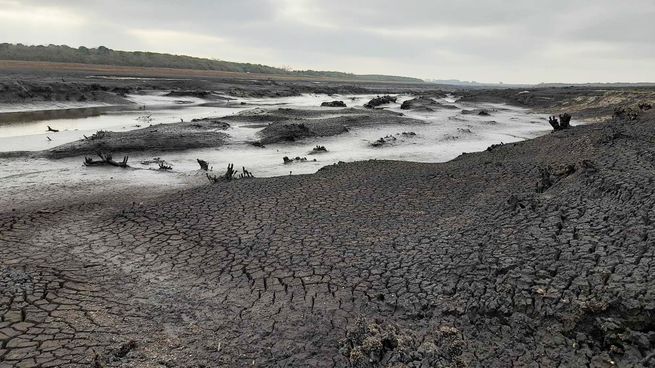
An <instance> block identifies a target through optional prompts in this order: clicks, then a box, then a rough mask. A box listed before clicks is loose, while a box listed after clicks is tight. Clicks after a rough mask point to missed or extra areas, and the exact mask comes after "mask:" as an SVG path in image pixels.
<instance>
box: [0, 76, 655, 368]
mask: <svg viewBox="0 0 655 368" xmlns="http://www.w3.org/2000/svg"><path fill="white" fill-rule="evenodd" d="M130 83H131V82H130ZM139 83H141V82H139ZM144 83H145V82H144ZM147 83H152V82H147ZM156 83H159V82H156ZM161 83H168V82H161ZM194 83H195V82H194ZM198 83H204V82H198ZM262 83H263V84H261V85H260V84H256V85H255V86H253V87H252V90H250V92H248V93H256V94H257V93H262V90H261V89H260V88H263V87H262V86H263V85H265V83H266V82H262ZM238 88H242V87H238ZM267 88H268V89H267V91H268V92H266V93H276V92H274V91H275V90H276V89H278V88H279V89H280V91H282V92H280V93H287V92H289V93H290V92H291V91H292V89H285V88H286V87H285V86H283V85H280V84H277V85H274V86H273V87H270V86H269V87H267ZM302 88H306V87H294V89H293V91H294V93H295V91H297V90H300V89H302ZM307 88H309V87H307ZM321 88H322V87H321ZM335 88H336V87H335ZM414 88H415V87H414ZM182 89H184V90H185V91H188V90H193V89H198V90H214V89H213V88H196V86H187V85H185V86H181V87H180V90H182ZM419 92H420V93H417V95H427V96H429V95H430V93H432V92H429V91H422V92H421V91H419ZM523 92H524V91H521V90H508V91H505V90H495V91H468V92H462V94H463V96H464V97H463V99H465V101H474V100H475V101H492V100H497V101H504V102H507V103H509V102H512V101H513V102H512V103H514V104H522V105H523V106H530V107H531V108H533V109H538V110H541V109H543V110H545V111H548V112H550V113H552V114H556V113H560V112H564V111H571V112H572V113H574V114H580V115H585V114H588V115H586V116H589V117H591V118H593V117H596V118H598V119H605V117H606V116H607V114H608V113H609V111H610V110H611V111H612V112H613V109H614V108H615V106H618V105H621V106H625V107H626V108H634V106H636V105H638V104H639V103H640V102H641V101H644V100H648V99H649V98H651V97H649V96H651V95H650V94H651V93H652V90H641V89H635V90H612V91H609V92H608V91H599V90H598V89H595V90H588V91H587V90H585V91H578V90H573V91H570V90H567V89H561V90H558V91H554V90H551V91H547V90H545V89H544V90H530V91H528V93H527V94H526V93H523ZM434 93H435V94H436V93H443V92H434ZM530 94H531V96H535V97H526V96H525V95H530ZM517 99H522V100H517ZM410 105H411V104H410ZM410 107H411V106H410ZM414 108H416V109H419V110H420V109H426V108H429V109H435V108H440V107H439V106H436V105H434V104H432V103H431V102H430V101H427V100H418V101H416V104H415V105H414ZM480 112H481V111H477V110H471V113H470V114H472V115H478V114H479V113H480ZM329 113H332V114H339V116H337V117H336V118H334V117H328V116H327V114H329ZM491 113H492V114H493V112H491ZM248 114H250V115H248ZM255 115H256V113H255V112H253V111H250V112H246V113H244V114H242V115H235V116H232V117H231V118H230V119H232V120H231V121H230V119H219V120H218V121H217V120H211V119H210V120H205V121H199V122H193V123H195V124H198V125H199V126H198V127H194V129H196V130H197V131H198V132H199V133H198V134H199V135H200V134H203V132H204V133H207V132H212V134H214V133H215V134H218V135H220V134H222V132H223V130H222V129H221V127H224V125H222V124H223V123H227V124H229V123H231V122H237V121H239V119H242V120H244V121H251V122H253V123H259V124H268V123H272V124H271V125H270V127H271V129H270V131H269V132H268V133H264V136H263V137H262V139H265V138H267V137H269V138H270V139H274V140H279V139H281V138H282V137H286V136H288V133H289V132H288V131H287V130H288V128H284V126H285V125H289V124H311V121H312V120H315V122H314V123H316V124H317V125H316V126H315V127H310V126H309V125H308V126H306V128H307V129H308V130H309V131H310V132H311V131H312V130H311V129H316V130H314V131H313V132H314V133H315V134H319V133H320V132H321V129H323V130H324V131H328V132H333V130H334V132H337V130H338V129H341V128H340V127H344V126H347V124H345V123H344V121H346V120H347V119H349V118H352V119H360V120H355V121H354V122H355V123H358V124H367V122H368V121H369V120H367V119H369V118H362V116H375V118H376V119H377V120H379V119H380V118H382V119H393V120H397V119H401V120H402V119H407V117H404V116H400V115H398V114H395V113H394V114H390V113H389V112H384V111H368V112H367V111H365V110H360V109H353V110H350V109H349V108H346V109H339V108H335V109H334V110H321V111H319V112H315V111H312V112H309V111H305V110H302V109H286V110H285V109H271V110H268V111H267V112H265V113H261V114H260V115H262V116H263V117H261V118H260V120H261V121H259V122H258V121H256V120H257V119H256V118H255V117H254V116H255ZM610 115H611V113H610ZM293 119H298V120H299V121H298V122H296V123H293V122H291V123H290V121H292V120H293ZM182 124H191V123H179V124H178V123H176V124H169V125H170V126H169V127H166V128H165V129H171V130H170V131H161V133H166V134H165V135H163V137H165V138H166V137H175V136H176V135H179V134H182V133H184V132H181V131H179V129H182V128H181V127H183V125H182ZM340 124H341V125H340ZM187 126H189V125H187ZM267 126H269V125H267ZM147 129H153V127H144V130H143V131H144V132H147ZM154 129H160V128H158V127H157V128H154ZM285 129H287V130H285ZM294 129H295V128H294ZM294 131H295V130H294ZM302 131H303V132H304V130H302ZM131 134H132V135H134V134H139V133H138V132H137V133H131ZM303 134H304V133H303ZM112 135H113V134H110V136H108V137H107V139H109V140H113V141H112V142H114V143H115V144H121V143H120V142H121V141H123V138H124V137H125V136H123V135H121V134H117V135H113V136H112ZM209 137H210V139H219V137H218V136H216V137H213V136H211V135H209ZM299 138H301V139H302V135H301V136H300V137H299ZM162 139H164V138H162ZM166 139H168V138H166ZM193 139H196V137H195V136H194V137H193ZM294 139H295V136H294ZM99 141H101V140H99ZM129 141H131V140H129ZM653 142H655V112H654V111H653V110H648V111H638V112H636V115H635V116H634V117H633V115H630V114H628V113H626V114H623V115H618V116H616V117H614V118H612V119H610V120H606V121H605V122H602V123H598V124H589V125H584V126H576V127H572V128H570V129H566V130H561V131H557V132H553V133H550V134H546V135H544V136H541V137H539V138H535V139H531V140H526V141H522V142H518V143H509V144H503V145H494V146H492V147H489V149H488V150H486V151H483V152H477V153H469V154H463V155H461V156H459V157H458V158H456V159H455V160H452V161H449V162H445V163H438V164H434V163H414V162H402V161H378V160H370V161H360V162H352V163H340V164H338V165H331V166H326V167H324V168H323V169H321V170H319V172H317V173H316V174H312V175H289V176H280V177H272V178H255V179H243V180H234V181H221V182H218V183H216V184H209V182H208V181H207V180H206V178H204V176H203V175H202V174H203V173H200V175H197V176H192V177H189V178H183V179H180V180H181V181H180V182H181V185H180V188H186V189H179V188H176V187H174V186H161V185H159V183H158V182H157V178H156V177H153V179H152V184H150V187H149V186H148V185H143V184H140V185H138V186H128V184H127V183H128V182H129V176H127V175H128V174H129V173H127V174H126V172H125V171H120V170H122V169H119V168H108V169H107V171H106V173H107V179H106V185H105V186H103V182H102V181H91V182H87V183H78V184H71V185H70V187H62V188H54V187H53V188H52V190H51V191H43V192H39V193H30V194H29V195H30V196H31V200H30V201H29V204H28V205H20V204H18V205H16V206H13V205H6V206H0V316H1V317H2V319H1V320H0V342H1V344H0V360H3V361H4V362H9V364H10V365H15V366H18V365H19V364H24V365H29V364H31V363H36V362H37V361H38V362H43V363H44V364H50V365H53V366H56V365H68V366H71V367H78V366H79V367H83V366H89V365H92V366H93V365H95V366H105V367H119V366H120V367H159V366H191V365H193V366H201V365H204V366H225V367H232V366H246V365H248V366H259V367H271V366H285V365H286V366H315V367H335V366H336V367H348V366H354V367H378V366H379V367H391V366H396V367H398V366H399V367H416V366H485V367H507V366H512V365H514V366H530V365H533V364H535V363H536V364H538V365H541V366H571V367H573V366H594V367H611V366H636V367H638V366H652V365H653V364H655V362H654V361H653V360H654V359H653V356H654V355H653V353H655V326H654V325H653V322H652V321H653V320H654V319H655V280H654V279H653V278H652V277H651V273H652V272H651V270H652V268H653V267H655V253H653V246H652V239H653V238H654V237H655V225H654V223H653V221H652V220H651V219H652V218H653V217H654V216H655V199H654V198H655V193H654V187H653V185H652V183H653V182H655V148H654V146H653ZM171 143H172V142H165V143H163V144H171ZM95 144H96V143H95V142H94V140H90V141H89V142H85V143H83V144H80V143H79V142H77V143H75V144H73V146H71V147H67V148H66V150H72V151H75V152H78V153H81V152H82V151H84V150H87V151H88V150H94V149H98V147H96V146H94V145H95ZM130 144H131V143H130ZM126 149H128V147H126ZM71 160H73V159H71ZM26 162H29V161H26ZM71 162H72V161H71ZM79 164H81V163H79ZM143 172H145V171H143ZM120 175H123V177H120ZM171 175H174V174H172V173H171ZM114 176H116V177H117V178H116V179H114ZM110 178H111V179H110ZM196 179H197V180H198V181H195V182H194V183H192V184H191V185H189V183H188V182H184V183H182V182H183V181H186V180H196ZM189 187H190V189H189ZM19 189H20V188H16V190H19ZM5 203H7V202H5Z"/></svg>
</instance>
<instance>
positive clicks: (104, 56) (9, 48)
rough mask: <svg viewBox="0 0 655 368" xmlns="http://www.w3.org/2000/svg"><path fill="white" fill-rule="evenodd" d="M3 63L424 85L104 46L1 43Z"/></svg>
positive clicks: (401, 79)
mask: <svg viewBox="0 0 655 368" xmlns="http://www.w3.org/2000/svg"><path fill="white" fill-rule="evenodd" d="M0 60H22V61H50V62H59V63H80V64H101V65H120V66H135V67H158V68H175V69H196V70H216V71H224V72H239V73H261V74H276V75H289V76H297V77H314V78H317V77H318V78H334V79H343V80H355V81H359V80H361V81H364V80H368V81H389V82H422V80H421V79H417V78H409V77H397V76H389V75H374V74H370V75H357V74H350V73H342V72H326V71H315V70H301V71H292V70H286V69H283V68H275V67H272V66H267V65H261V64H250V63H235V62H231V61H223V60H214V59H203V58H197V57H192V56H184V55H171V54H160V53H155V52H142V51H118V50H112V49H109V48H107V47H104V46H100V47H98V48H87V47H84V46H80V47H78V48H73V47H69V46H66V45H61V46H60V45H48V46H27V45H23V44H10V43H0Z"/></svg>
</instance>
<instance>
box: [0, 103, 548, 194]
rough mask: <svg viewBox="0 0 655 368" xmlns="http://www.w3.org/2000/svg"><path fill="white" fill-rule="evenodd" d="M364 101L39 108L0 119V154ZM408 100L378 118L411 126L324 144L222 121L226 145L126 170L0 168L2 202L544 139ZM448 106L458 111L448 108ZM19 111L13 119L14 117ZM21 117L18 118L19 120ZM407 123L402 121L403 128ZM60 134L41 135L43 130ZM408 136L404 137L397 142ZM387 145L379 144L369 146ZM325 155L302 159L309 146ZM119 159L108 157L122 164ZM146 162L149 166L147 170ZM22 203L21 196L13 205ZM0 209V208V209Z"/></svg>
mask: <svg viewBox="0 0 655 368" xmlns="http://www.w3.org/2000/svg"><path fill="white" fill-rule="evenodd" d="M373 97H375V96H373V95H332V96H328V95H321V94H304V95H301V96H295V97H284V98H238V99H232V98H229V97H228V98H224V99H223V98H222V99H220V100H206V99H202V98H196V97H187V96H183V97H179V96H178V97H168V96H165V95H164V93H161V92H159V93H153V94H142V95H130V96H128V98H129V99H130V100H131V101H133V102H134V104H133V105H122V106H110V105H107V106H78V105H75V106H67V105H61V106H57V108H56V109H52V106H51V107H49V110H46V111H43V110H41V111H37V110H38V106H30V105H25V106H22V107H21V108H22V110H20V109H18V107H17V106H12V107H7V106H3V107H4V108H5V110H4V113H3V114H0V152H9V151H34V152H37V151H40V150H47V149H51V148H53V147H56V146H59V145H61V144H65V143H69V142H73V141H76V140H79V139H82V138H84V136H90V135H92V134H93V133H95V132H97V131H99V130H107V131H118V132H124V131H129V130H134V129H141V128H142V127H147V126H150V125H153V126H154V125H156V124H170V123H179V122H181V121H184V122H189V121H191V120H192V119H201V118H216V117H222V116H227V115H233V114H239V113H242V112H247V111H248V110H251V109H260V110H262V111H263V112H266V110H268V109H278V108H293V109H302V110H319V111H328V112H329V111H331V110H334V111H335V114H336V113H337V112H338V111H339V109H336V108H325V107H319V106H320V104H321V103H322V102H326V101H333V100H342V101H344V102H345V103H346V104H347V105H348V107H354V108H356V109H361V110H362V112H363V113H366V111H369V110H366V109H364V108H363V105H364V104H365V103H366V102H368V101H369V100H370V99H371V98H373ZM413 97H414V96H409V95H399V96H398V99H397V102H396V103H391V104H388V105H383V106H381V108H383V109H387V110H390V111H393V112H396V113H402V114H404V117H407V118H412V119H415V121H416V123H412V124H398V125H395V124H380V125H375V124H372V125H367V126H355V127H352V128H349V129H348V132H347V133H343V134H338V135H334V136H327V137H311V138H306V139H302V140H297V141H294V142H282V143H274V144H267V145H266V146H265V147H264V148H261V147H256V146H253V145H252V144H251V142H253V141H256V140H257V139H258V137H259V132H260V131H261V130H262V129H263V128H264V127H265V126H266V123H262V121H239V120H237V121H231V120H230V127H229V128H228V129H227V130H225V131H224V132H225V133H226V134H227V135H228V141H227V144H224V145H221V146H219V147H212V148H201V149H190V150H184V151H166V152H150V151H145V152H138V153H131V154H130V157H129V164H130V166H131V167H132V169H125V170H124V169H118V168H105V167H85V166H84V165H83V164H82V157H81V156H80V157H70V158H65V159H58V160H51V159H46V158H32V157H29V156H24V157H17V158H4V159H1V160H0V189H2V191H3V193H7V194H9V195H8V197H9V198H13V200H18V201H20V197H21V196H24V193H26V192H29V191H34V190H41V189H43V188H58V189H59V188H62V187H67V186H69V187H71V188H78V189H79V188H84V187H89V186H98V185H102V186H105V187H107V188H113V187H115V188H121V187H123V186H125V185H136V186H148V187H152V188H154V187H157V186H163V187H178V186H186V185H189V184H197V183H204V182H206V179H205V177H204V173H203V172H200V171H199V170H198V169H199V167H198V163H197V161H196V159H197V158H201V159H204V160H206V161H208V162H209V164H210V166H211V167H213V168H214V171H215V172H216V173H219V174H220V173H222V172H223V171H224V169H225V167H226V166H227V165H228V164H229V163H234V164H235V166H236V167H239V168H240V167H242V166H244V167H246V168H247V169H248V170H249V171H251V172H253V173H254V175H255V176H257V177H268V176H279V175H289V174H292V175H296V174H309V173H314V172H316V171H317V170H319V169H320V168H321V167H324V166H326V165H331V164H334V163H337V162H340V161H346V162H350V161H359V160H369V159H380V160H406V161H417V162H444V161H448V160H450V159H453V158H454V157H456V156H458V155H460V154H461V153H463V152H473V151H481V150H484V149H486V148H487V147H488V146H490V145H492V144H498V143H501V142H503V143H509V142H515V141H519V140H524V139H529V138H533V137H536V136H539V135H542V134H545V133H548V132H549V131H550V128H549V126H548V123H547V121H546V116H545V115H540V114H534V113H531V112H530V111H529V110H526V109H522V108H517V107H513V106H509V105H503V104H488V103H459V102H457V98H456V97H454V96H448V97H446V98H441V99H436V101H437V102H439V103H442V104H447V105H449V106H451V108H448V109H436V110H435V111H414V110H401V109H400V106H401V103H402V102H403V101H405V100H407V99H410V98H413ZM453 106H455V107H457V108H452V107H453ZM473 109H478V110H485V111H487V112H489V115H486V114H483V115H479V114H466V113H463V111H465V110H468V111H470V110H473ZM17 110H20V111H17ZM21 114H22V115H21ZM408 120H409V119H408ZM48 126H50V127H52V128H53V129H58V130H59V132H48V131H47V129H48V128H47V127H48ZM402 133H410V134H402ZM384 137H387V139H386V142H385V144H383V145H382V146H380V147H373V146H372V145H371V143H373V142H375V141H376V140H378V139H380V138H384ZM317 145H320V146H324V147H325V148H326V149H327V152H323V153H320V154H310V153H312V149H313V148H314V147H315V146H317ZM123 154H124V153H123V152H114V155H115V156H117V157H119V158H122V156H123ZM284 156H288V157H290V158H292V159H293V158H295V157H301V158H302V157H306V158H307V161H302V162H294V163H292V164H284V162H283V159H282V158H283V157H284ZM155 157H157V158H160V159H162V160H165V161H166V163H167V164H168V165H170V166H172V167H173V169H172V170H171V171H168V172H162V171H160V170H157V168H158V165H157V164H156V163H154V162H152V159H153V158H155ZM148 161H151V162H150V163H148ZM21 194H23V195H21ZM0 204H2V203H0Z"/></svg>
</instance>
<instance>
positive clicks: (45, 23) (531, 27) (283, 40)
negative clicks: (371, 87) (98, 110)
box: [0, 0, 655, 83]
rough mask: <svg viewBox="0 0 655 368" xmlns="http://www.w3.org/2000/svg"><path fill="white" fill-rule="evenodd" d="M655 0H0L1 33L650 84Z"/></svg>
mask: <svg viewBox="0 0 655 368" xmlns="http://www.w3.org/2000/svg"><path fill="white" fill-rule="evenodd" d="M654 37H655V0H584V1H583V0H447V1H442V0H403V1H399V0H374V1H368V0H329V1H328V0H235V1H220V0H185V1H178V0H176V1H168V0H59V1H45V0H44V1H39V0H0V42H11V43H19V42H20V43H24V44H51V43H52V44H67V45H69V46H74V47H77V46H80V45H83V46H87V47H95V46H99V45H104V46H107V47H109V48H113V49H120V50H147V51H157V52H167V53H175V54H187V55H193V56H201V57H211V58H218V59H223V60H230V61H245V62H253V63H262V64H268V65H273V66H287V67H291V68H294V69H319V70H339V71H346V72H353V73H381V74H396V75H407V76H415V77H420V78H436V79H451V78H453V79H462V80H476V81H482V82H498V81H503V82H506V83H508V82H511V83H514V82H526V83H537V82H614V81H624V82H640V81H648V82H655V40H653V38H654Z"/></svg>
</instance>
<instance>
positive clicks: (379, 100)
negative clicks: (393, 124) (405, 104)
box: [364, 95, 397, 109]
mask: <svg viewBox="0 0 655 368" xmlns="http://www.w3.org/2000/svg"><path fill="white" fill-rule="evenodd" d="M396 101H397V98H396V97H393V96H389V95H386V96H381V97H380V96H378V97H376V98H374V99H372V100H370V101H369V102H367V103H366V104H365V105H364V107H366V108H367V109H372V108H375V107H378V106H382V105H387V104H390V103H394V102H396Z"/></svg>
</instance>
